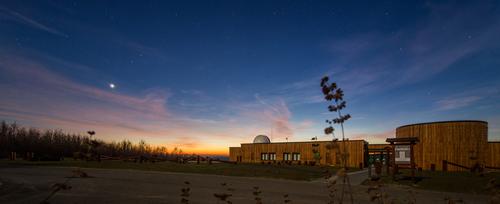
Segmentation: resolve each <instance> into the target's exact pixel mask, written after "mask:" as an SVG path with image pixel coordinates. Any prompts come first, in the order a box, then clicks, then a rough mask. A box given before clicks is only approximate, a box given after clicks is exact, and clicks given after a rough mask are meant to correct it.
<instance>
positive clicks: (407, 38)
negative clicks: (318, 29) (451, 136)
mask: <svg viewBox="0 0 500 204" xmlns="http://www.w3.org/2000/svg"><path fill="white" fill-rule="evenodd" d="M491 6H492V5H488V4H485V5H474V6H470V7H465V8H462V7H455V6H451V5H446V6H442V5H429V6H428V7H427V8H428V10H429V15H428V16H426V17H425V18H422V20H421V21H420V22H418V23H416V24H415V23H414V22H412V24H411V25H409V26H403V27H401V28H400V29H399V30H395V31H393V32H377V31H370V32H365V33H361V34H353V35H350V36H349V37H347V38H337V39H334V40H333V41H332V42H330V43H331V52H332V54H333V57H334V58H335V63H334V67H333V69H334V75H336V76H337V77H338V78H339V83H340V84H346V85H347V86H346V89H347V90H349V91H352V92H354V93H356V94H358V93H359V94H365V93H371V92H373V91H384V90H387V89H391V88H395V87H400V86H403V85H408V84H414V83H418V82H421V81H423V80H427V79H429V78H432V77H433V76H436V75H437V74H439V73H441V72H443V71H444V70H446V69H448V68H449V67H450V66H451V65H453V64H454V63H457V62H458V61H460V60H461V59H463V58H465V57H467V56H469V55H471V54H473V53H477V52H479V51H481V50H484V49H487V48H488V47H491V46H494V45H495V44H497V45H498V42H496V40H495V39H496V35H497V34H498V33H499V31H500V26H499V25H500V24H499V23H498V22H499V18H498V17H499V16H498V14H491V12H487V10H489V9H490V8H491ZM450 7H452V8H453V9H450ZM480 18H483V19H484V21H482V22H481V23H477V22H478V20H479V19H480ZM486 19H488V20H486Z"/></svg>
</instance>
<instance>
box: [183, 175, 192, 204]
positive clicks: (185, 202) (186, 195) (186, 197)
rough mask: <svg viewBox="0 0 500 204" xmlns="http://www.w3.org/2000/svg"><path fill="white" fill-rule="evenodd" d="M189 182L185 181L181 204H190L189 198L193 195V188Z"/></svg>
mask: <svg viewBox="0 0 500 204" xmlns="http://www.w3.org/2000/svg"><path fill="white" fill-rule="evenodd" d="M189 185H190V183H189V181H184V188H182V189H181V203H182V204H188V203H189V196H190V195H191V188H190V187H189Z"/></svg>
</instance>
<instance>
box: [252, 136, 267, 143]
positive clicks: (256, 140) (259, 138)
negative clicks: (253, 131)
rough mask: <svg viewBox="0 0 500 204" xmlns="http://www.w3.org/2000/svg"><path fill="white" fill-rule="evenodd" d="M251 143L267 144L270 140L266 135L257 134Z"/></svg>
mask: <svg viewBox="0 0 500 204" xmlns="http://www.w3.org/2000/svg"><path fill="white" fill-rule="evenodd" d="M253 143H254V144H268V143H271V140H269V137H267V136H265V135H257V136H256V137H255V138H254V139H253Z"/></svg>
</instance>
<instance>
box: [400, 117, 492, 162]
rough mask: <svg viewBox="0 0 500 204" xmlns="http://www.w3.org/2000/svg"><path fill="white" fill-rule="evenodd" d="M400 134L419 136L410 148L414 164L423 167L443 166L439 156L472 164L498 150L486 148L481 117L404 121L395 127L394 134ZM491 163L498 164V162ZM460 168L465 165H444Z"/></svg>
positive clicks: (484, 159)
mask: <svg viewBox="0 0 500 204" xmlns="http://www.w3.org/2000/svg"><path fill="white" fill-rule="evenodd" d="M403 137H417V138H418V139H419V140H420V142H419V143H417V144H416V145H415V149H414V154H415V155H414V156H415V162H416V165H417V168H423V169H427V170H428V169H431V166H432V167H433V168H434V167H435V168H436V170H443V160H446V161H448V162H451V163H456V164H460V165H463V166H467V167H472V166H473V165H475V164H476V163H479V164H485V161H487V160H488V159H487V158H488V156H487V155H489V154H491V155H490V156H491V157H495V159H498V158H497V157H498V155H499V154H500V152H499V151H498V149H496V150H495V149H492V150H491V151H490V152H488V151H487V150H488V148H487V147H488V144H487V139H488V123H486V122H483V121H450V122H436V123H422V124H414V125H406V126H402V127H399V128H397V129H396V138H403ZM492 146H494V145H492ZM495 147H496V146H495ZM494 151H496V152H494ZM490 160H491V161H493V160H494V159H493V158H492V159H490ZM492 164H493V163H492ZM495 165H497V166H498V163H497V164H495ZM464 170H466V169H463V168H460V167H457V166H448V171H464Z"/></svg>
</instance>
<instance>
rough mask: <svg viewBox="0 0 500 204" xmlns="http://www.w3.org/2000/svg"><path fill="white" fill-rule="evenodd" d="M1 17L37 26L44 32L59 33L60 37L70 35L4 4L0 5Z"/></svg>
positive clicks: (32, 26) (33, 26)
mask: <svg viewBox="0 0 500 204" xmlns="http://www.w3.org/2000/svg"><path fill="white" fill-rule="evenodd" d="M0 18H3V19H7V20H11V21H14V22H17V23H21V24H24V25H26V26H29V27H31V28H35V29H38V30H41V31H44V32H48V33H51V34H54V35H57V36H59V37H65V38H67V37H68V35H67V34H65V33H64V32H62V31H59V30H57V29H55V28H53V27H51V26H48V25H46V24H43V23H40V22H39V21H37V20H35V19H33V18H30V17H28V16H26V15H23V14H21V13H18V12H16V11H14V10H10V9H7V8H4V7H2V6H0Z"/></svg>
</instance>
